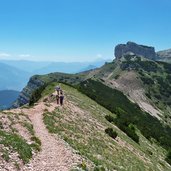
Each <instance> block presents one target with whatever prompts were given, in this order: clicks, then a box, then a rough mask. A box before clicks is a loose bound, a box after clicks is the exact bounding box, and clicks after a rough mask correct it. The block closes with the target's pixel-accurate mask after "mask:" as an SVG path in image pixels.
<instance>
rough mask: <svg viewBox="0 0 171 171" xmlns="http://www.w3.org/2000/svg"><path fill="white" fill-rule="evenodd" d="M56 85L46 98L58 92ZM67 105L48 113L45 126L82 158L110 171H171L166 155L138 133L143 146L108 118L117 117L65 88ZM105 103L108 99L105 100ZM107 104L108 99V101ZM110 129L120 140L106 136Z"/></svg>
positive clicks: (88, 99) (84, 96)
mask: <svg viewBox="0 0 171 171" xmlns="http://www.w3.org/2000/svg"><path fill="white" fill-rule="evenodd" d="M55 85H56V83H52V84H51V85H49V86H48V87H46V89H45V90H44V91H43V93H42V96H45V95H47V94H50V93H51V92H53V91H54V86H55ZM61 86H62V88H63V90H64V93H65V105H64V107H63V108H57V109H56V110H55V111H54V112H52V113H50V112H48V111H46V112H45V113H44V123H45V124H46V126H47V128H48V129H49V132H50V133H55V134H59V135H60V136H61V137H62V138H63V139H64V140H65V141H67V142H68V143H69V144H70V145H71V146H72V147H73V148H74V149H76V150H77V151H78V153H79V154H81V155H83V156H85V157H87V158H88V159H89V160H90V161H92V162H93V163H94V165H96V166H97V167H101V169H102V167H103V168H106V170H107V169H109V170H123V171H124V170H130V171H132V170H136V171H139V170H142V171H144V170H155V171H157V170H170V169H171V168H170V166H169V165H168V164H167V163H166V162H165V161H164V159H165V154H166V151H165V150H164V149H163V148H161V147H159V146H158V145H157V144H156V143H155V142H150V141H149V140H148V139H146V138H145V137H144V136H143V135H142V134H141V133H140V131H139V130H138V129H136V134H137V135H138V137H139V144H138V143H136V142H135V141H133V140H132V139H131V138H130V137H129V136H127V135H126V134H125V133H124V132H123V131H121V130H120V129H118V127H116V126H115V124H113V123H110V122H109V121H107V120H106V118H105V116H106V115H110V116H113V117H114V118H116V117H117V115H116V114H114V113H111V112H110V111H109V110H107V109H105V108H104V107H102V106H100V105H99V104H97V103H96V102H95V101H93V100H91V99H90V98H88V97H87V96H86V95H84V94H82V93H80V92H79V91H78V90H76V89H74V88H72V87H70V86H67V85H64V84H61ZM104 100H105V98H104ZM106 100H107V99H106ZM106 128H113V130H114V131H116V132H117V134H118V136H117V137H116V139H113V138H111V137H110V136H109V135H108V134H106V133H105V129H106Z"/></svg>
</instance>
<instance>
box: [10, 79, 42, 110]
mask: <svg viewBox="0 0 171 171" xmlns="http://www.w3.org/2000/svg"><path fill="white" fill-rule="evenodd" d="M42 85H44V82H43V81H41V80H39V79H37V76H33V77H31V78H30V80H29V82H28V84H27V86H26V87H25V88H24V89H23V90H22V91H21V93H20V95H19V97H18V99H17V100H16V101H15V102H14V104H13V106H12V107H14V108H17V107H20V106H22V105H24V104H27V103H29V100H30V97H31V95H32V93H33V91H34V90H36V89H37V88H39V87H40V86H42Z"/></svg>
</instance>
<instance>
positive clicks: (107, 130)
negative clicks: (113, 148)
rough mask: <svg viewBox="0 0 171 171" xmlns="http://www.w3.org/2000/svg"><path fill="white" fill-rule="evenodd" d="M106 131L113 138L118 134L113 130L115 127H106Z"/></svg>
mask: <svg viewBox="0 0 171 171" xmlns="http://www.w3.org/2000/svg"><path fill="white" fill-rule="evenodd" d="M105 132H106V134H108V135H109V136H110V137H112V138H113V139H115V138H116V137H117V135H118V134H117V132H116V131H114V130H113V128H106V129H105Z"/></svg>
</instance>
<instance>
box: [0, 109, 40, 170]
mask: <svg viewBox="0 0 171 171" xmlns="http://www.w3.org/2000/svg"><path fill="white" fill-rule="evenodd" d="M0 120H1V121H0V144H1V149H0V151H1V152H2V157H3V158H4V160H5V161H7V162H11V160H13V158H12V157H11V156H12V155H11V154H13V153H17V154H18V158H19V159H21V160H22V161H23V163H28V162H29V160H30V159H31V158H32V154H33V151H40V146H41V142H40V140H39V139H38V138H37V137H35V132H34V129H33V125H32V124H31V121H30V120H29V118H28V116H27V115H25V114H24V113H12V112H1V113H0ZM21 128H22V129H23V130H24V131H26V132H27V133H28V135H30V137H31V138H29V139H30V141H31V142H32V143H31V144H30V143H28V142H27V141H26V139H25V135H22V136H21V135H20V129H21ZM2 147H5V148H4V149H3V148H2ZM13 162H14V163H13V164H14V165H16V167H17V168H19V167H20V164H18V162H17V161H15V160H13Z"/></svg>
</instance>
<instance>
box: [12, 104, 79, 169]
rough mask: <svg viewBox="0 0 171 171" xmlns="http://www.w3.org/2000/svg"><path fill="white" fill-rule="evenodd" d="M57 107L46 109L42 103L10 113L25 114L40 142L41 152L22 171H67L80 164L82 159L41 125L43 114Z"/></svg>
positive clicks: (52, 106)
mask: <svg viewBox="0 0 171 171" xmlns="http://www.w3.org/2000/svg"><path fill="white" fill-rule="evenodd" d="M56 106H57V105H56V104H55V103H51V105H50V106H49V107H47V106H46V105H45V104H44V103H43V102H40V103H38V104H37V105H36V106H34V108H31V109H16V110H15V109H14V110H11V112H23V113H25V114H27V115H28V116H29V118H30V120H31V122H32V124H33V127H34V130H35V134H36V136H37V137H38V138H39V139H40V140H41V143H42V145H41V151H40V152H39V153H38V154H36V155H35V156H34V157H33V159H32V160H31V161H30V163H29V164H27V165H26V166H25V167H24V168H23V169H22V170H23V171H69V170H71V169H72V168H73V167H74V166H76V165H78V164H79V163H81V162H82V158H81V157H80V156H79V155H78V154H76V153H75V151H74V150H73V149H72V148H71V147H70V146H69V145H68V144H67V143H66V142H64V141H63V140H62V139H60V138H59V137H58V136H57V135H53V134H50V133H49V132H48V130H47V129H46V127H45V125H44V123H43V113H44V110H45V109H47V110H48V111H49V112H52V111H53V110H54V109H55V107H56Z"/></svg>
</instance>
